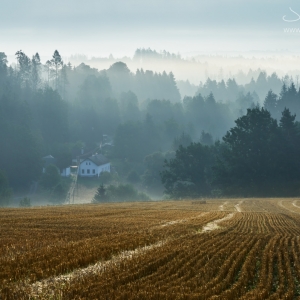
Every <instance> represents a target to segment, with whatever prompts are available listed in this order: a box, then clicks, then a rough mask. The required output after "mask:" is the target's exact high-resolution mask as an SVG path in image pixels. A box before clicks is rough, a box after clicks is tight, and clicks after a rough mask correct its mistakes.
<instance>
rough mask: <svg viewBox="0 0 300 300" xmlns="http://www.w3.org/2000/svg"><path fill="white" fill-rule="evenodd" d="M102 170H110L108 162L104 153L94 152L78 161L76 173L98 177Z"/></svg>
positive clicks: (82, 175)
mask: <svg viewBox="0 0 300 300" xmlns="http://www.w3.org/2000/svg"><path fill="white" fill-rule="evenodd" d="M102 172H110V162H109V161H108V159H107V158H106V157H105V156H104V155H102V154H95V155H92V156H90V157H89V158H87V159H85V160H83V161H82V162H81V163H80V165H79V172H78V175H79V176H81V177H94V176H98V177H99V176H100V174H101V173H102Z"/></svg>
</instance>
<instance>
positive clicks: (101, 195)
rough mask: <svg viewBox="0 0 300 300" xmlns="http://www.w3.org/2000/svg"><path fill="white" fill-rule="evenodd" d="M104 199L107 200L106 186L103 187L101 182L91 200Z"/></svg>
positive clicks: (99, 200) (95, 201)
mask: <svg viewBox="0 0 300 300" xmlns="http://www.w3.org/2000/svg"><path fill="white" fill-rule="evenodd" d="M106 201H108V196H107V195H106V188H105V187H104V185H103V184H100V186H99V187H98V189H97V192H96V194H95V196H94V198H93V201H92V202H93V203H99V202H106Z"/></svg>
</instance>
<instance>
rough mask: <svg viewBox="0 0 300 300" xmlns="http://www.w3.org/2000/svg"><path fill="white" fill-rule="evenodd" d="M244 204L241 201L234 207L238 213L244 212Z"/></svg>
mask: <svg viewBox="0 0 300 300" xmlns="http://www.w3.org/2000/svg"><path fill="white" fill-rule="evenodd" d="M243 202H244V201H243V200H242V201H240V202H239V203H238V204H236V205H235V206H234V208H235V209H236V210H237V211H238V212H242V209H241V205H242V203H243Z"/></svg>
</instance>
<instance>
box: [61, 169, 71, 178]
mask: <svg viewBox="0 0 300 300" xmlns="http://www.w3.org/2000/svg"><path fill="white" fill-rule="evenodd" d="M70 174H71V170H70V167H68V168H64V169H61V170H60V175H61V176H62V177H69V176H70Z"/></svg>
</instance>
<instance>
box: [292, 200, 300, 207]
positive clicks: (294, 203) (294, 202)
mask: <svg viewBox="0 0 300 300" xmlns="http://www.w3.org/2000/svg"><path fill="white" fill-rule="evenodd" d="M297 201H299V200H295V201H293V205H294V206H295V207H297V208H300V206H299V205H297V204H296V203H297Z"/></svg>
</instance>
